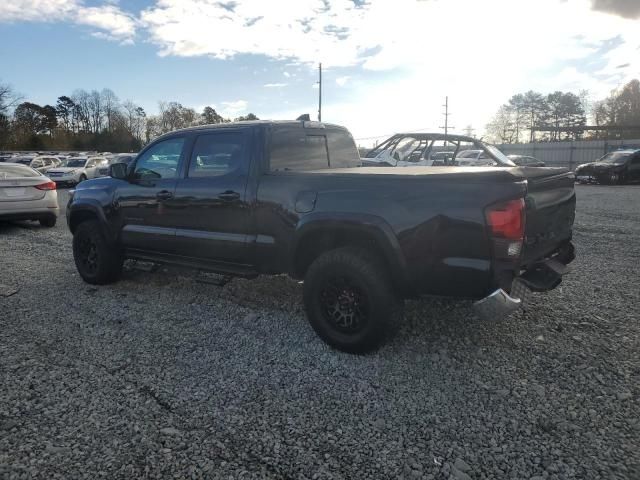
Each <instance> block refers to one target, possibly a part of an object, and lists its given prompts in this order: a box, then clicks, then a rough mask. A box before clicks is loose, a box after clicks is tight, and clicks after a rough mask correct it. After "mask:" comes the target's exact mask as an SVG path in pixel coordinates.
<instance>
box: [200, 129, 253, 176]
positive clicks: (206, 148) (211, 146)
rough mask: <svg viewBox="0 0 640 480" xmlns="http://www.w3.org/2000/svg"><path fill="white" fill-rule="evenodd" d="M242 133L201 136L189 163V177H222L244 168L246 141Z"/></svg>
mask: <svg viewBox="0 0 640 480" xmlns="http://www.w3.org/2000/svg"><path fill="white" fill-rule="evenodd" d="M243 137H244V136H243V134H242V132H220V133H212V134H207V135H200V136H199V137H198V138H197V139H196V143H195V145H194V146H193V153H192V154H191V161H190V162H189V177H193V178H202V177H220V176H222V175H227V174H229V173H231V172H234V171H236V170H238V169H239V168H241V167H242V163H243V160H244V156H245V154H244V139H243Z"/></svg>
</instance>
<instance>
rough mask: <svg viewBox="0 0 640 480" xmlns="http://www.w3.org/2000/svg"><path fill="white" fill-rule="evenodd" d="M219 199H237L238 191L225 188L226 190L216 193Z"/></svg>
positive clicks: (226, 200) (227, 200)
mask: <svg viewBox="0 0 640 480" xmlns="http://www.w3.org/2000/svg"><path fill="white" fill-rule="evenodd" d="M218 198H219V199H220V200H224V201H225V202H231V201H233V200H238V199H239V198H240V194H239V193H238V192H232V191H231V190H227V191H226V192H222V193H221V194H219V195H218Z"/></svg>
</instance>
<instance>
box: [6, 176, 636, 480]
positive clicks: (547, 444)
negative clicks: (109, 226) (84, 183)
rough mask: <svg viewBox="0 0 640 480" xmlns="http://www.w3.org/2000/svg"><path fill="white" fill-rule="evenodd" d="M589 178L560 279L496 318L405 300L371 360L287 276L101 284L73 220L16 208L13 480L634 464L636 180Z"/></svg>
mask: <svg viewBox="0 0 640 480" xmlns="http://www.w3.org/2000/svg"><path fill="white" fill-rule="evenodd" d="M577 190H578V200H579V204H578V213H577V218H576V232H575V241H576V244H577V248H578V255H579V257H578V259H577V260H576V261H575V263H574V268H575V272H574V273H573V274H572V275H570V276H569V277H567V278H566V279H565V281H564V283H563V284H562V285H561V287H559V288H558V289H556V290H555V291H553V292H550V293H548V294H544V295H534V296H533V299H532V302H531V304H530V305H529V306H528V308H527V310H526V311H525V312H520V313H517V314H516V315H515V316H514V317H513V318H511V319H508V320H505V321H502V322H499V323H492V324H483V323H481V322H480V321H474V320H473V319H472V318H471V315H470V310H469V304H468V303H465V302H455V301H442V300H421V301H412V302H409V303H408V304H407V315H406V320H405V322H404V324H403V326H402V328H401V329H400V332H399V334H398V335H397V336H396V337H395V338H394V340H393V341H392V342H391V343H390V344H388V345H387V346H385V347H383V348H382V349H381V350H380V351H379V352H377V353H376V354H372V355H368V356H360V357H358V356H351V355H347V354H342V353H339V352H335V351H332V350H331V349H329V348H328V347H326V346H325V345H324V344H323V343H321V342H320V340H318V339H317V338H316V336H315V335H314V333H313V332H312V330H311V328H310V327H309V326H308V324H307V322H306V320H305V318H304V314H303V312H302V306H301V302H300V297H301V295H300V285H299V284H297V283H295V282H293V281H291V280H288V279H286V278H283V277H277V278H260V279H256V280H253V281H243V280H234V281H232V282H231V283H229V284H228V285H226V286H225V287H217V286H214V285H210V284H205V283H200V282H198V281H196V277H195V275H194V274H192V273H189V272H179V271H171V272H169V274H162V273H160V272H157V271H156V272H153V271H150V272H148V271H141V270H139V269H131V270H130V271H128V272H127V273H126V274H125V276H124V279H123V280H122V281H120V282H119V283H117V284H115V285H111V286H106V287H100V288H95V287H92V286H90V285H87V284H84V283H83V282H82V281H81V280H80V278H79V276H78V275H77V273H76V270H75V267H74V264H73V260H72V256H71V249H70V241H71V236H70V234H69V232H68V231H67V228H66V225H65V223H64V220H63V219H61V221H60V223H59V225H58V226H57V227H56V228H55V229H50V230H49V229H44V228H41V227H40V226H37V225H36V224H29V223H23V224H14V225H2V226H0V252H1V254H0V284H2V285H3V286H2V287H0V307H1V310H0V312H1V313H0V315H1V316H0V385H1V386H2V388H1V389H0V478H31V477H38V478H47V479H50V478H91V479H94V478H101V477H104V478H127V479H129V478H140V477H145V478H161V477H162V478H168V477H172V478H203V477H206V478H334V479H352V478H353V479H355V478H427V479H431V478H433V479H436V478H437V479H440V478H442V479H451V478H453V479H456V480H465V479H489V478H495V479H503V478H513V479H537V480H540V479H564V478H581V479H597V478H603V479H617V478H620V479H623V478H625V479H638V478H640V440H639V439H640V418H639V417H640V408H639V403H638V398H639V397H640V387H639V382H638V381H639V376H640V359H639V358H638V351H639V346H640V345H639V339H640V336H639V318H640V302H639V301H638V298H639V296H640V291H639V290H638V273H637V264H638V262H639V261H640V222H639V217H640V213H639V212H640V210H639V206H640V188H638V187H604V186H578V187H577ZM63 196H64V193H63ZM65 203H66V200H62V201H61V204H65ZM15 290H17V292H16V293H13V294H12V292H13V291H15Z"/></svg>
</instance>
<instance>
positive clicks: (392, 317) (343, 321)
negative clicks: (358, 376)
mask: <svg viewBox="0 0 640 480" xmlns="http://www.w3.org/2000/svg"><path fill="white" fill-rule="evenodd" d="M304 305H305V310H306V312H307V318H308V319H309V323H310V324H311V326H312V327H313V329H314V330H315V332H316V333H317V334H318V336H319V337H320V338H322V340H324V341H325V342H326V343H327V344H329V345H331V346H332V347H334V348H337V349H338V350H342V351H344V352H348V353H366V352H369V351H372V350H375V349H376V348H377V347H378V346H380V344H381V343H382V342H383V341H384V340H386V339H387V338H388V337H389V336H390V334H392V333H393V331H394V330H395V327H397V325H398V324H399V322H400V319H401V317H402V311H403V301H402V299H401V298H400V297H399V296H398V295H397V294H396V293H395V291H394V289H393V286H392V283H391V279H390V277H389V274H388V272H387V271H386V268H384V266H383V265H382V264H381V263H380V262H379V261H378V260H377V259H375V257H374V256H373V255H370V254H368V253H367V252H363V251H362V250H361V249H356V248H352V247H345V248H339V249H336V250H331V251H329V252H326V253H324V254H322V255H321V256H320V257H318V258H317V259H316V260H315V261H314V262H313V263H312V264H311V266H310V267H309V270H308V271H307V274H306V275H305V279H304Z"/></svg>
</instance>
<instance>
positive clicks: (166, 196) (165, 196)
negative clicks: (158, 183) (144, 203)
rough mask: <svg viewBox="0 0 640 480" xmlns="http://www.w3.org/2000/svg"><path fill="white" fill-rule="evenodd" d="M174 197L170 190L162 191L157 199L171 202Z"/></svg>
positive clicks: (157, 194) (157, 195)
mask: <svg viewBox="0 0 640 480" xmlns="http://www.w3.org/2000/svg"><path fill="white" fill-rule="evenodd" d="M172 197H173V193H171V192H170V191H169V190H161V191H159V192H158V193H156V198H157V199H158V200H169V199H170V198H172Z"/></svg>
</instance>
